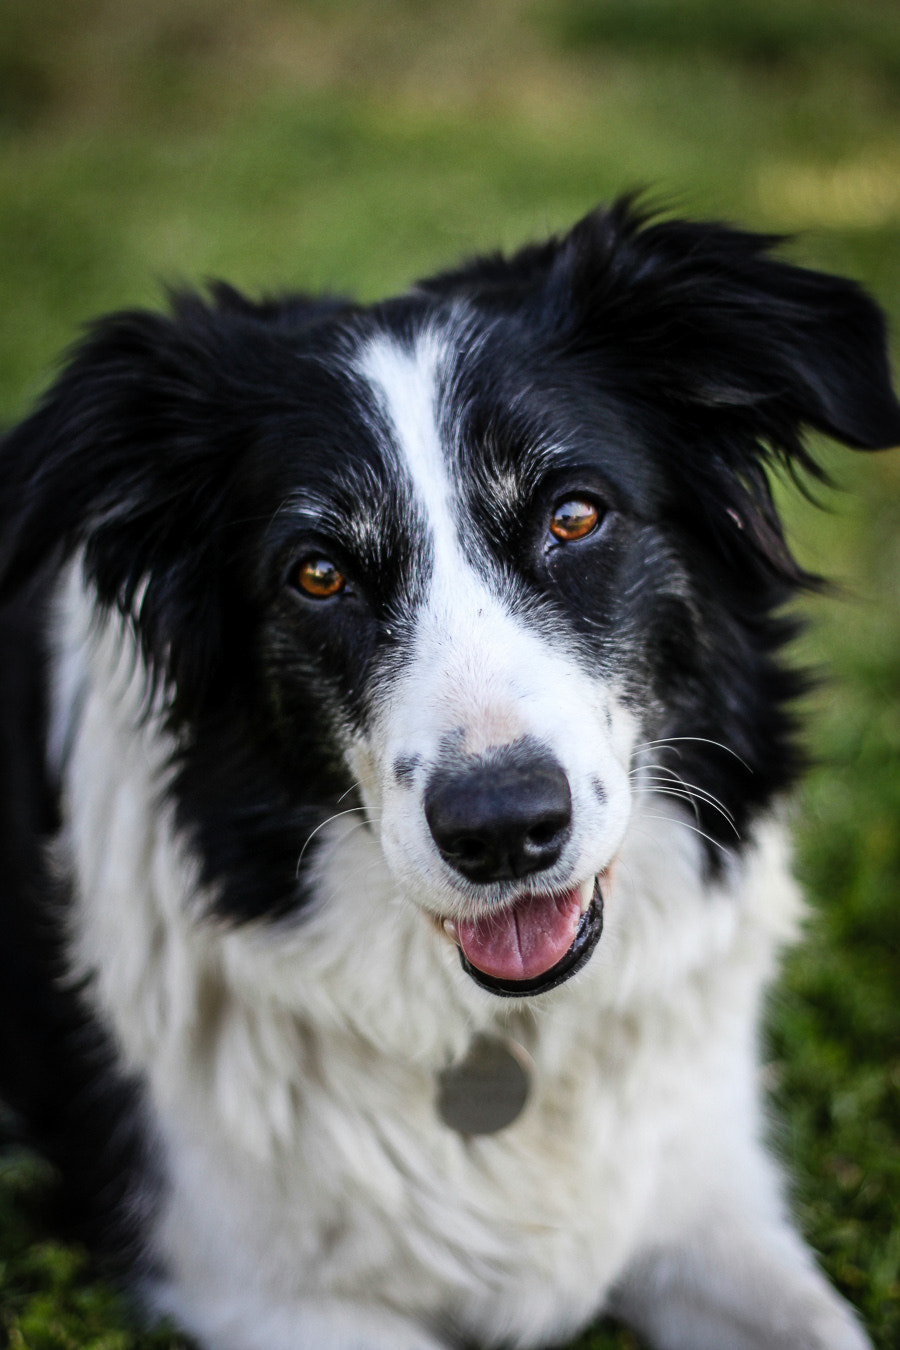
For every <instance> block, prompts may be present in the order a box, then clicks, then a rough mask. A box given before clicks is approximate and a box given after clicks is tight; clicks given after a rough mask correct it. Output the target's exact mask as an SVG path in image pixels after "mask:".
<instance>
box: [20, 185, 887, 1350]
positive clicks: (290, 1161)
mask: <svg viewBox="0 0 900 1350" xmlns="http://www.w3.org/2000/svg"><path fill="white" fill-rule="evenodd" d="M776 242H777V241H775V240H774V239H772V238H769V237H762V236H759V235H754V234H749V233H743V232H739V231H737V230H733V229H731V228H727V227H724V226H720V225H716V224H691V223H687V222H683V221H678V220H670V219H662V218H659V217H655V218H654V217H649V216H647V215H645V214H643V213H642V212H641V211H640V210H639V209H638V208H636V207H635V206H634V205H633V204H631V203H629V202H621V203H619V204H618V205H616V206H614V207H613V208H612V209H610V210H599V211H596V212H594V213H592V214H591V215H589V216H587V217H586V218H585V219H584V220H582V221H581V222H580V223H579V224H577V225H576V226H575V227H574V228H573V229H572V230H571V232H570V233H568V234H566V235H565V236H563V237H560V238H555V239H552V240H550V241H549V242H547V243H544V244H539V245H536V246H533V247H528V248H524V249H522V250H521V251H520V252H518V253H516V254H514V255H513V256H511V257H500V256H493V257H487V258H482V259H478V260H476V261H474V262H472V263H471V264H469V265H466V266H463V267H462V268H460V269H459V270H457V271H450V272H446V273H443V274H441V275H438V276H436V277H434V278H432V279H430V280H427V281H424V282H420V283H419V284H417V285H416V286H414V287H413V288H412V289H411V290H410V291H409V292H408V293H407V294H405V295H403V296H401V297H400V298H398V299H394V300H389V301H385V302H384V303H381V304H376V305H372V306H368V307H364V306H358V305H355V304H352V303H349V302H343V301H340V300H336V299H311V298H307V297H303V296H300V297H288V298H285V299H283V300H271V301H266V302H264V303H259V304H256V303H251V302H250V301H248V300H245V299H243V298H242V297H241V296H240V295H238V294H237V293H236V292H234V291H232V290H230V289H229V288H227V287H225V286H217V287H215V288H213V289H212V290H211V292H209V293H208V294H207V295H206V296H196V295H178V296H176V297H175V298H174V299H173V302H172V307H171V311H170V312H169V313H167V314H164V315H163V314H154V313H145V312H127V313H120V314H115V315H113V316H111V317H109V318H106V319H104V320H102V321H101V322H99V323H98V324H96V326H94V327H93V328H92V329H91V330H90V332H89V333H88V334H87V336H86V337H85V339H84V340H83V341H82V343H81V345H80V346H79V347H78V348H77V349H76V350H75V352H74V353H73V355H72V356H71V359H70V361H69V363H68V365H67V366H66V368H65V369H64V370H63V371H62V373H61V374H60V376H59V378H58V380H57V381H56V383H55V385H54V386H53V388H52V389H51V390H50V391H49V393H48V394H47V395H46V397H45V398H44V399H43V401H42V402H41V403H40V405H39V406H38V408H37V409H36V411H35V412H34V413H33V414H32V415H31V416H30V417H29V418H28V419H27V420H26V421H24V422H23V423H22V424H21V425H20V426H18V427H17V428H16V429H14V430H12V431H11V432H10V433H9V434H8V435H7V437H6V439H5V440H4V441H3V443H2V447H0V577H2V591H0V595H2V600H3V609H2V618H0V625H2V631H0V639H2V642H0V647H2V659H0V682H2V713H0V729H2V734H3V737H4V741H3V744H4V749H5V753H4V755H3V758H2V762H0V803H2V805H0V869H2V875H3V879H4V881H3V896H2V910H3V915H2V923H3V947H2V959H0V964H2V968H0V990H2V994H0V998H2V1001H3V1005H4V1006H3V1015H2V1046H0V1049H2V1082H3V1089H2V1090H3V1094H4V1096H5V1098H6V1100H7V1102H8V1105H9V1107H10V1108H11V1110H12V1112H13V1114H14V1119H17V1120H18V1121H19V1122H20V1124H21V1127H22V1129H23V1130H25V1131H27V1132H28V1135H29V1137H30V1138H31V1139H32V1140H33V1141H34V1142H35V1143H36V1144H37V1145H38V1147H40V1148H41V1149H42V1150H43V1151H44V1152H45V1154H46V1155H47V1156H48V1157H49V1158H50V1159H51V1160H52V1161H53V1162H54V1163H55V1164H56V1166H57V1168H58V1169H59V1172H60V1176H61V1181H62V1187H63V1195H64V1198H65V1201H66V1203H67V1207H68V1212H69V1213H70V1214H71V1215H72V1216H75V1217H76V1218H77V1220H78V1222H79V1225H80V1230H81V1231H82V1232H83V1233H85V1234H87V1236H88V1238H89V1240H90V1241H91V1242H92V1243H93V1244H94V1246H95V1247H96V1248H97V1249H98V1250H100V1251H101V1252H103V1251H105V1252H106V1253H112V1254H114V1255H115V1256H116V1257H117V1258H118V1260H119V1262H120V1263H121V1265H123V1266H124V1267H125V1268H126V1270H127V1275H128V1278H129V1280H130V1282H131V1284H132V1287H133V1288H134V1289H135V1290H136V1292H137V1295H138V1297H139V1298H140V1300H142V1302H143V1304H144V1306H145V1307H146V1308H147V1309H149V1310H150V1312H151V1314H153V1315H161V1316H166V1317H170V1318H172V1319H174V1320H175V1322H176V1323H178V1324H179V1325H180V1326H182V1327H183V1328H185V1329H186V1330H187V1331H188V1332H189V1333H190V1334H192V1335H193V1336H195V1337H196V1338H197V1339H198V1341H199V1342H200V1344H201V1345H202V1346H206V1347H210V1348H211V1350H436V1347H448V1346H456V1345H460V1344H463V1343H472V1342H475V1343H477V1344H479V1345H487V1344H490V1345H498V1344H503V1345H511V1346H521V1347H525V1346H539V1345H545V1344H547V1343H549V1342H552V1341H559V1340H560V1339H562V1338H565V1337H568V1336H571V1335H573V1334H575V1333H576V1332H577V1330H578V1329H580V1328H582V1327H584V1326H585V1325H587V1324H588V1323H589V1322H590V1321H591V1319H593V1318H595V1317H597V1316H598V1315H599V1314H601V1313H602V1312H604V1311H609V1312H612V1313H613V1314H615V1315H616V1316H618V1317H620V1318H622V1319H624V1320H625V1321H626V1322H629V1323H630V1324H631V1325H632V1326H633V1327H635V1328H636V1329H637V1330H638V1332H639V1333H640V1334H641V1335H642V1336H644V1337H645V1338H646V1339H647V1341H648V1342H649V1343H650V1344H651V1345H653V1346H656V1347H662V1348H663V1350H763V1348H764V1347H765V1350H772V1347H782V1350H801V1348H803V1350H864V1347H865V1346H866V1345H867V1344H868V1342H867V1340H866V1337H865V1336H864V1334H863V1332H862V1331H861V1329H860V1327H859V1326H858V1324H857V1321H856V1319H855V1317H854V1315H853V1313H852V1312H851V1311H850V1309H849V1308H848V1307H847V1305H845V1304H844V1303H843V1301H842V1300H841V1299H840V1298H839V1297H838V1296H837V1295H836V1294H835V1293H834V1292H833V1291H832V1290H831V1288H830V1287H829V1286H828V1284H827V1283H826V1281H825V1280H824V1278H823V1276H822V1275H821V1274H820V1272H819V1270H818V1269H817V1267H816V1264H815V1261H814V1259H813V1257H812V1255H811V1253H810V1252H809V1251H808V1249H807V1248H806V1246H805V1245H804V1243H803V1241H802V1240H801V1238H800V1237H799V1235H798V1233H797V1232H796V1230H795V1228H794V1226H793V1224H792V1222H791V1220H790V1218H789V1216H788V1213H787V1206H786V1202H785V1198H784V1194H783V1192H784V1186H783V1182H782V1179H781V1176H780V1174H779V1169H778V1167H777V1166H776V1165H775V1164H774V1163H773V1161H772V1160H771V1158H770V1157H769V1156H768V1154H767V1152H766V1151H765V1149H764V1147H763V1143H762V1142H761V1139H762V1136H763V1135H764V1134H765V1120H764V1113H763V1110H762V1107H761V1104H760V1093H759V1083H758V1072H757V1040H758V1025H759V1012H760V1003H761V997H762V995H763V993H764V990H765V988H766V986H767V984H768V982H769V981H770V980H771V978H772V976H773V972H774V970H775V966H776V962H777V957H778V953H779V951H780V949H781V948H782V946H783V944H785V943H787V942H789V941H791V939H792V938H793V937H794V935H795V933H796V930H797V927H798V922H799V919H800V916H801V914H802V905H801V902H800V900H799V899H798V896H797V892H796V890H795V886H794V883H793V882H792V880H791V874H790V860H789V852H788V848H787V846H786V843H785V833H784V829H783V828H782V825H781V824H780V823H779V802H780V801H782V800H783V797H784V794H785V792H786V790H787V789H788V788H789V787H790V785H791V783H792V781H793V779H794V777H795V774H796V772H797V769H798V759H799V756H798V754H797V752H796V749H795V747H794V744H793V735H794V729H793V724H792V715H791V711H790V704H791V700H792V698H793V697H794V696H795V695H796V694H797V693H798V691H799V688H800V680H799V677H798V676H797V675H796V674H793V673H791V671H790V670H789V669H788V668H786V666H785V664H784V662H783V648H784V645H785V643H786V642H787V640H788V638H789V637H790V635H791V625H790V624H789V622H788V621H787V620H786V619H785V617H784V615H783V612H782V608H783V605H784V602H785V601H786V600H788V599H789V598H790V597H791V595H792V594H793V593H794V592H795V591H796V590H797V588H799V587H801V586H802V585H804V584H805V583H806V582H808V581H809V580H810V579H809V578H808V577H807V576H806V575H805V574H804V573H803V572H802V570H801V569H800V568H799V566H798V565H797V564H796V562H795V561H794V560H793V558H792V556H791V554H790V552H789V551H788V548H787V546H786V544H785V540H784V537H783V533H782V530H781V527H780V525H779V521H778V518H777V516H776V512H775V509H774V507H773V502H772V498H771V495H770V490H769V485H768V471H769V470H770V469H771V468H772V466H773V465H775V466H778V465H781V466H782V467H786V468H787V469H788V470H791V471H794V472H795V473H801V472H815V464H814V462H813V460H812V459H811V458H810V455H809V452H808V450H807V449H806V448H805V447H804V443H803V441H802V438H801V437H802V433H803V432H804V431H805V430H807V429H808V428H813V429H816V430H819V431H823V432H826V433H828V434H829V435H831V436H832V437H835V438H836V439H837V440H839V441H842V442H844V443H845V444H847V445H849V446H854V447H857V448H870V449H874V448H879V447H885V446H889V445H892V444H894V443H896V442H898V441H900V406H898V404H897V403H896V402H895V399H894V396H893V394H892V392H891V387H890V382H889V374H888V365H887V359H886V355H885V329H884V322H883V319H882V317H881V314H880V312H879V310H878V309H877V308H876V306H875V305H874V304H873V303H872V301H871V300H870V299H868V298H867V296H866V295H865V294H864V293H863V292H862V291H861V290H860V289H859V288H858V287H857V286H856V285H855V284H853V283H852V282H849V281H845V280H842V279H839V278H835V277H831V276H826V275H823V274H820V273H817V272H811V271H805V270H801V269H799V268H797V267H794V266H792V265H790V264H788V263H786V262H784V261H781V260H779V259H778V258H777V257H774V256H773V254H772V249H773V246H774V244H775V243H776Z"/></svg>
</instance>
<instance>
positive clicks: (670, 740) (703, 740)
mask: <svg viewBox="0 0 900 1350" xmlns="http://www.w3.org/2000/svg"><path fill="white" fill-rule="evenodd" d="M676 741H696V743H697V744H698V745H714V746H715V747H716V748H717V749H718V750H724V751H725V753H726V755H733V756H734V758H735V759H736V760H737V761H738V762H739V763H740V764H743V766H744V768H745V769H746V770H747V772H748V773H752V772H753V770H752V769H751V768H750V765H749V764H748V763H747V761H746V760H745V759H742V758H741V756H740V755H739V754H738V752H737V751H736V750H732V748H731V746H730V745H723V743H722V742H721V741H713V740H710V738H709V737H708V736H665V737H663V739H662V740H658V741H642V742H641V744H640V745H638V746H635V750H636V751H639V750H650V749H652V748H653V747H654V746H657V745H666V746H671V747H672V749H675V742H676ZM675 753H676V754H677V753H678V751H677V750H676V751H675Z"/></svg>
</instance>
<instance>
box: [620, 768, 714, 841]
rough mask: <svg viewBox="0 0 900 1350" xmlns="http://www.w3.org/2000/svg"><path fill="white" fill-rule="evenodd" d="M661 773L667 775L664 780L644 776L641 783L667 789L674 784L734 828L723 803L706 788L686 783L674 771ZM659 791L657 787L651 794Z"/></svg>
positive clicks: (668, 770)
mask: <svg viewBox="0 0 900 1350" xmlns="http://www.w3.org/2000/svg"><path fill="white" fill-rule="evenodd" d="M651 767H652V766H651ZM663 772H664V773H666V774H667V775H668V776H667V777H666V778H659V777H657V775H656V774H646V775H644V778H643V780H642V781H643V782H644V783H665V784H667V785H668V786H669V787H671V786H672V783H673V782H675V783H677V784H678V786H679V787H680V788H683V789H684V792H685V795H687V796H689V797H691V798H692V799H696V800H697V801H700V802H705V803H706V805H707V806H711V807H712V808H713V810H714V811H718V813H719V815H720V816H724V818H725V819H726V820H727V821H728V823H729V824H730V825H731V826H732V827H734V816H733V815H732V813H731V812H730V811H729V810H728V807H727V806H726V805H725V803H724V802H720V801H719V799H718V797H715V796H713V794H712V793H711V792H707V790H706V788H702V787H698V786H697V784H696V783H688V782H686V781H685V779H683V778H681V777H679V775H678V774H677V773H675V771H674V769H663ZM661 790H662V789H661V788H659V787H656V788H651V791H652V792H659V791H661Z"/></svg>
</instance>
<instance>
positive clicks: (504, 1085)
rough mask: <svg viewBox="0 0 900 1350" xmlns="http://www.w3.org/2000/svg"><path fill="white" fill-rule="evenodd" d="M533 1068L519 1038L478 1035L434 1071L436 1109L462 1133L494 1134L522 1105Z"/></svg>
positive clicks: (519, 1112) (447, 1122)
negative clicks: (439, 1070)
mask: <svg viewBox="0 0 900 1350" xmlns="http://www.w3.org/2000/svg"><path fill="white" fill-rule="evenodd" d="M532 1068H533V1065H532V1062H531V1057H530V1055H529V1054H528V1052H527V1051H526V1050H524V1049H523V1048H522V1046H521V1045H519V1043H518V1042H517V1041H514V1040H511V1039H506V1038H502V1037H499V1036H476V1038H475V1039H474V1040H473V1042H472V1044H471V1046H470V1047H469V1050H468V1053H467V1054H466V1056H465V1058H464V1059H461V1060H459V1062H458V1063H456V1064H451V1065H450V1066H449V1068H446V1069H444V1071H443V1073H441V1074H439V1076H438V1092H437V1109H438V1115H439V1116H440V1117H441V1120H443V1122H444V1124H445V1125H449V1126H450V1128H451V1129H452V1130H458V1131H459V1133H460V1134H495V1133H496V1132H497V1130H502V1129H505V1128H506V1126H507V1125H511V1124H512V1123H513V1121H514V1120H518V1118H519V1116H520V1115H521V1114H522V1112H523V1110H524V1109H525V1104H526V1102H527V1101H528V1096H529V1093H530V1091H531V1075H532Z"/></svg>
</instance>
